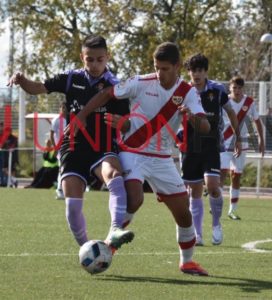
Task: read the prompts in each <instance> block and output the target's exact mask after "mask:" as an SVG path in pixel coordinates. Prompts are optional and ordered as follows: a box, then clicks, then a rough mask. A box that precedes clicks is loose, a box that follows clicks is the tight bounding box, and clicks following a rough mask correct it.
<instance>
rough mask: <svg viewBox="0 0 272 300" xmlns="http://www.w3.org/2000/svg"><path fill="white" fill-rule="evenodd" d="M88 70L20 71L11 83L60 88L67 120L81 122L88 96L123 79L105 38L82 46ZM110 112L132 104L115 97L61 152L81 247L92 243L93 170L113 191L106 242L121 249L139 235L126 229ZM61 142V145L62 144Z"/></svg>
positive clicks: (69, 212)
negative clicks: (88, 208)
mask: <svg viewBox="0 0 272 300" xmlns="http://www.w3.org/2000/svg"><path fill="white" fill-rule="evenodd" d="M80 57H81V60H82V62H83V66H84V67H83V68H82V69H79V70H72V71H68V72H65V73H62V74H58V75H56V76H54V77H53V78H50V79H47V80H45V82H44V83H42V82H34V81H31V80H28V79H27V78H26V77H25V76H24V75H23V74H22V73H16V74H14V75H13V76H12V77H11V79H10V81H9V84H8V85H10V86H12V85H13V84H19V85H20V86H21V87H22V88H23V89H24V90H25V91H26V92H28V93H30V94H34V95H37V94H41V93H51V92H59V93H63V94H65V95H66V108H67V111H68V112H69V113H68V114H67V123H70V125H71V127H72V126H73V124H74V123H76V114H77V113H78V112H79V111H80V110H81V109H82V108H83V107H84V106H85V104H86V103H87V102H88V100H89V99H90V98H91V97H93V96H94V95H95V94H96V93H98V92H99V91H101V90H102V89H104V88H106V87H108V86H112V85H114V84H116V83H117V82H118V80H117V78H116V77H115V76H114V75H113V74H112V73H111V72H110V71H109V70H108V68H107V62H108V58H109V55H108V51H107V45H106V41H105V39H104V38H103V37H101V36H88V37H86V38H85V40H84V41H83V44H82V49H81V54H80ZM106 113H111V114H120V115H125V114H128V113H129V106H128V102H123V103H119V102H118V103H117V102H115V101H112V100H111V101H110V102H109V103H108V104H107V105H105V106H103V107H100V108H99V109H98V110H97V111H95V112H94V113H92V114H91V115H90V116H89V117H88V120H87V127H86V131H82V132H80V133H79V134H78V135H77V136H76V137H75V138H73V136H72V135H71V137H72V138H71V139H70V137H69V136H67V137H65V138H64V139H63V142H62V145H61V149H60V153H61V179H62V188H63V192H64V195H65V198H66V218H67V222H68V224H69V227H70V229H71V231H72V233H73V235H74V238H75V239H76V241H77V243H78V244H79V245H80V246H81V245H83V244H84V243H85V242H86V241H88V237H87V231H86V223H85V218H84V215H83V212H82V207H83V195H84V191H85V188H86V185H87V183H88V181H89V177H90V172H92V173H93V174H94V175H95V176H96V177H97V178H99V179H100V180H101V181H102V182H104V183H105V184H106V185H107V187H108V190H109V193H110V198H109V210H110V214H111V219H112V220H111V229H110V231H109V234H108V236H107V238H106V242H107V243H108V244H109V245H110V246H112V247H113V248H115V249H118V248H120V247H121V245H122V244H123V243H127V242H130V241H131V240H132V239H133V237H134V234H133V232H131V231H129V230H124V229H122V224H123V221H124V217H125V214H126V208H127V195H126V190H125V186H124V180H123V177H122V168H121V165H120V162H119V159H118V154H117V153H118V151H117V146H116V142H115V135H116V130H113V129H111V127H110V126H107V125H106V124H105V122H104V118H105V116H106ZM58 146H59V145H58Z"/></svg>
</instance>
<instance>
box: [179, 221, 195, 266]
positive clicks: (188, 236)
mask: <svg viewBox="0 0 272 300" xmlns="http://www.w3.org/2000/svg"><path fill="white" fill-rule="evenodd" d="M176 232H177V242H178V244H179V251H180V264H184V263H187V262H189V261H192V257H193V252H194V246H195V241H196V237H195V228H194V226H193V225H191V226H190V227H186V228H185V227H180V226H178V225H177V226H176Z"/></svg>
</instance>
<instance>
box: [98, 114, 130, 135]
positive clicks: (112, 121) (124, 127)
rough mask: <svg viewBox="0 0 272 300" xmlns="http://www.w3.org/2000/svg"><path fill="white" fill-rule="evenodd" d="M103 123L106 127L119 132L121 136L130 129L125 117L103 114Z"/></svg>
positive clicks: (127, 119)
mask: <svg viewBox="0 0 272 300" xmlns="http://www.w3.org/2000/svg"><path fill="white" fill-rule="evenodd" d="M104 121H105V123H106V124H107V125H109V126H111V127H112V128H116V129H118V130H120V131H121V132H122V133H123V134H125V133H126V132H128V131H129V129H130V120H129V118H128V117H125V116H121V115H117V114H110V113H105V114H104Z"/></svg>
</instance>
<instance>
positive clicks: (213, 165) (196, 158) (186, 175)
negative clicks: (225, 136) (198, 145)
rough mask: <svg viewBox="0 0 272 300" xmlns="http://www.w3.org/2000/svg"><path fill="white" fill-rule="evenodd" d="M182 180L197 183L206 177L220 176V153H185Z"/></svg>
mask: <svg viewBox="0 0 272 300" xmlns="http://www.w3.org/2000/svg"><path fill="white" fill-rule="evenodd" d="M182 173H183V175H182V178H183V180H184V181H188V182H190V181H191V182H194V181H195V182H197V181H200V180H203V179H204V174H205V175H211V176H220V153H219V151H212V152H202V153H184V154H183V156H182Z"/></svg>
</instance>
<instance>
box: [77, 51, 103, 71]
mask: <svg viewBox="0 0 272 300" xmlns="http://www.w3.org/2000/svg"><path fill="white" fill-rule="evenodd" d="M80 58H81V60H82V62H83V66H84V68H85V69H86V70H87V71H88V73H89V74H90V75H91V76H93V77H99V76H100V75H102V74H103V72H104V71H105V68H106V65H107V62H108V52H107V50H106V49H104V48H95V49H93V48H83V49H82V51H81V54H80Z"/></svg>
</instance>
